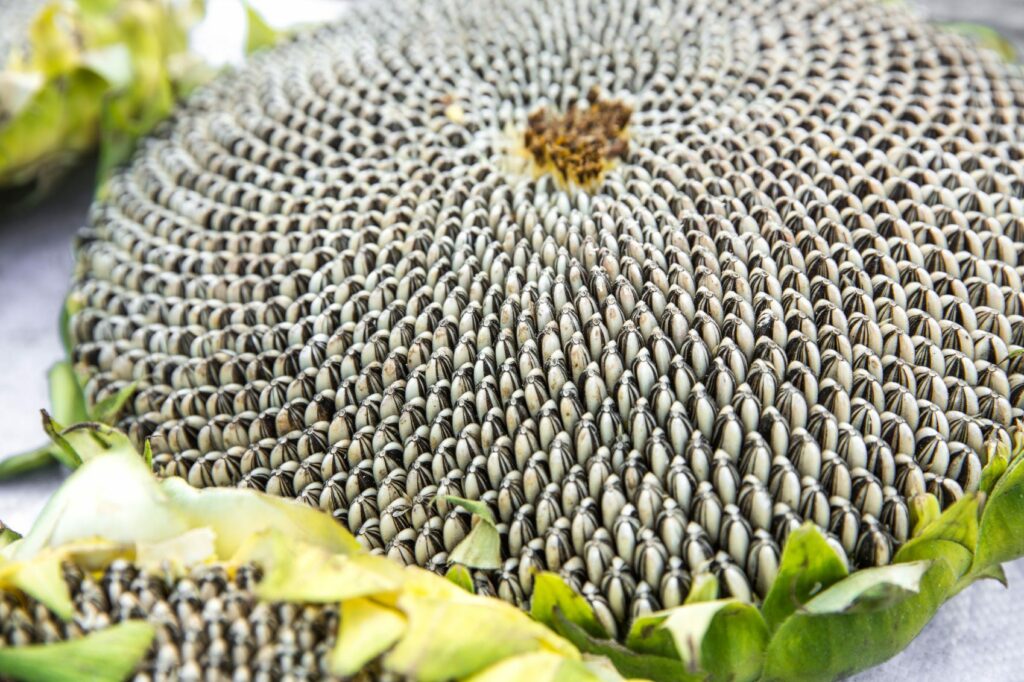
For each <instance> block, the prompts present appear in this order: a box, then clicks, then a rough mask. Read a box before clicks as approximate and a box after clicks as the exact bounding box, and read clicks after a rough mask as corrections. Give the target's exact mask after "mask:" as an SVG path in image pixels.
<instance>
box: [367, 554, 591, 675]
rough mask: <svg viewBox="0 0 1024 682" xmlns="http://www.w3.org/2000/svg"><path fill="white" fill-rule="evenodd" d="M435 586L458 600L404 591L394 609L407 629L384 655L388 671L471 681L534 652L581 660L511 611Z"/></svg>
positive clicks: (487, 599)
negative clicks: (502, 663)
mask: <svg viewBox="0 0 1024 682" xmlns="http://www.w3.org/2000/svg"><path fill="white" fill-rule="evenodd" d="M413 572H414V573H415V572H419V571H413ZM438 580H439V581H440V583H441V584H447V585H448V586H449V589H450V590H451V591H453V592H454V593H456V594H459V595H461V596H460V597H458V598H456V599H455V600H452V599H449V598H447V595H446V594H441V595H433V596H425V595H422V594H420V593H419V592H418V591H414V592H409V591H408V590H406V591H403V592H402V594H401V596H400V597H399V599H398V606H399V608H400V609H401V610H402V611H403V612H404V613H405V615H406V616H407V618H408V621H409V627H408V630H407V631H406V635H405V636H404V637H403V638H402V639H401V640H400V641H399V642H398V644H397V645H395V647H394V648H393V649H392V650H391V651H390V652H388V653H387V654H386V655H385V657H384V668H385V669H386V670H389V671H391V672H395V673H398V674H401V675H409V676H412V677H416V678H417V679H419V680H421V682H431V681H432V680H447V679H451V678H459V677H465V676H468V675H473V674H475V673H478V672H481V671H482V670H484V669H485V668H487V667H488V666H491V665H493V664H495V663H497V662H498V661H501V660H503V659H505V658H508V657H510V656H515V655H518V654H524V653H528V652H532V651H551V652H556V653H558V654H560V655H562V656H564V657H567V658H574V659H578V658H579V656H580V654H579V652H578V651H577V650H576V648H575V647H573V646H572V645H571V644H570V643H569V642H568V641H566V640H564V639H562V638H561V637H559V636H558V635H556V634H555V633H554V632H552V631H551V630H549V629H548V628H546V627H545V626H543V625H541V624H540V623H538V622H536V621H534V620H533V619H531V618H530V617H529V616H527V615H526V614H525V613H523V612H522V611H520V610H519V609H517V608H515V607H514V606H511V605H510V604H506V603H504V602H502V601H499V600H497V599H494V598H492V597H479V596H475V595H471V594H468V593H467V592H465V591H464V590H462V589H461V588H459V587H457V586H455V585H452V584H451V583H449V582H448V581H446V580H444V579H443V578H438ZM407 584H408V583H407ZM423 584H426V582H425V581H424V583H423Z"/></svg>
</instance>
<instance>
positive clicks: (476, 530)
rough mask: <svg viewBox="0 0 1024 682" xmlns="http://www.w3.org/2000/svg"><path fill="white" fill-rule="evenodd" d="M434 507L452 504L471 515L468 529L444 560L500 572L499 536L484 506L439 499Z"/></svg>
mask: <svg viewBox="0 0 1024 682" xmlns="http://www.w3.org/2000/svg"><path fill="white" fill-rule="evenodd" d="M435 504H437V505H438V507H439V508H440V507H441V505H443V504H452V505H455V506H457V507H462V508H463V509H465V510H467V511H469V512H470V513H472V514H473V526H472V528H470V531H469V533H468V534H467V535H466V537H464V538H463V539H462V541H461V542H459V544H458V545H456V546H455V549H453V550H452V553H451V555H450V556H449V557H448V560H449V561H450V562H451V563H453V564H461V565H463V566H467V567H469V568H481V569H487V570H494V569H497V568H501V535H500V533H498V527H497V526H496V525H495V523H494V514H493V513H492V512H491V508H490V507H488V506H487V503H486V502H480V501H479V500H466V499H463V498H461V497H453V496H451V495H441V496H439V497H437V498H436V499H435Z"/></svg>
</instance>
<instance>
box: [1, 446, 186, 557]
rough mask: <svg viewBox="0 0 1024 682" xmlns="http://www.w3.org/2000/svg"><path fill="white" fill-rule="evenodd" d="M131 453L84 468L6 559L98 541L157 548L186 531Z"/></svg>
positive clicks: (94, 461)
mask: <svg viewBox="0 0 1024 682" xmlns="http://www.w3.org/2000/svg"><path fill="white" fill-rule="evenodd" d="M189 528H190V526H189V524H188V522H187V519H186V518H185V517H184V516H183V515H182V514H180V513H179V512H178V511H177V510H176V509H175V508H174V505H173V504H172V501H171V500H169V499H168V497H167V495H166V494H164V492H163V490H162V488H161V486H160V485H159V484H158V483H157V481H156V479H155V478H154V477H153V474H152V472H151V471H150V470H149V469H148V468H147V467H146V465H145V464H144V463H143V462H142V459H141V458H140V457H139V456H138V455H137V454H136V453H134V452H124V451H121V450H115V451H113V452H110V453H108V454H106V455H104V456H101V457H96V458H94V459H91V460H89V461H87V462H85V463H84V464H83V465H82V466H81V467H80V468H79V469H78V470H76V471H75V472H74V473H72V474H71V476H69V477H68V479H67V480H66V481H65V482H64V484H63V485H61V487H60V489H59V490H58V491H57V492H56V493H54V495H53V496H52V497H51V498H50V501H49V502H47V504H46V506H45V507H44V508H43V511H42V513H41V514H40V515H39V518H38V519H37V520H36V522H35V524H34V525H33V526H32V529H31V530H30V531H29V532H28V533H27V534H26V535H25V537H24V539H22V540H21V541H20V542H19V543H17V545H14V546H13V547H14V548H15V549H14V551H13V552H12V553H11V557H12V558H14V559H21V560H24V559H29V558H32V557H33V556H35V555H36V554H38V553H39V552H40V551H42V550H44V549H45V548H47V547H59V546H61V545H64V544H67V543H71V542H75V541H76V540H88V539H92V538H97V537H101V538H104V539H106V540H109V541H111V542H116V543H133V544H134V543H137V542H159V541H162V540H166V539H168V538H172V537H176V536H178V535H181V534H182V533H184V532H185V531H187V530H189Z"/></svg>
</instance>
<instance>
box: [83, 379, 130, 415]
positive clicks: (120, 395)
mask: <svg viewBox="0 0 1024 682" xmlns="http://www.w3.org/2000/svg"><path fill="white" fill-rule="evenodd" d="M138 387H139V385H138V383H137V382H134V381H133V382H132V383H130V384H128V385H127V386H125V387H123V388H122V389H121V390H119V391H118V392H117V393H115V394H114V395H111V396H107V397H106V398H104V399H103V400H101V401H100V402H98V403H97V404H96V406H95V407H93V409H92V418H93V419H94V420H96V421H98V422H103V423H104V424H113V423H114V421H115V420H116V419H117V415H118V414H120V413H121V410H123V409H124V406H125V404H126V403H127V402H128V399H129V398H131V397H132V396H133V395H134V394H135V391H136V390H138Z"/></svg>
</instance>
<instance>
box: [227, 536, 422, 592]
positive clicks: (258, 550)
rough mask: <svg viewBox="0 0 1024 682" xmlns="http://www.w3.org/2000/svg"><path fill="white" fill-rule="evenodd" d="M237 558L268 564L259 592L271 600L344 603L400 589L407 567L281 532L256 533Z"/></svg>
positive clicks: (235, 559) (258, 588) (264, 565)
mask: <svg viewBox="0 0 1024 682" xmlns="http://www.w3.org/2000/svg"><path fill="white" fill-rule="evenodd" d="M233 561H234V562H235V563H244V562H249V561H254V562H256V563H258V564H260V565H261V566H262V567H263V570H264V574H263V579H262V580H261V581H260V582H259V585H257V586H256V594H258V595H259V596H260V598H261V599H265V600H267V601H301V602H316V603H331V602H340V601H344V600H346V599H353V598H356V597H365V596H369V595H375V594H380V593H386V592H394V591H396V590H398V589H399V588H400V587H401V585H402V580H403V576H404V572H403V570H402V567H401V566H398V565H397V564H395V563H394V562H391V561H388V560H387V559H385V558H383V557H376V556H372V555H370V554H367V553H362V554H351V555H345V554H335V553H332V552H329V551H327V550H324V549H323V548H321V547H316V546H314V545H309V544H305V543H302V542H299V541H296V540H295V539H293V538H291V537H287V536H285V535H284V534H282V533H280V532H278V531H269V532H263V533H260V534H258V535H256V536H254V537H253V539H252V540H251V541H250V542H249V543H248V544H247V545H246V546H245V547H244V548H243V549H242V550H241V551H240V552H238V553H237V554H236V555H235V557H234V559H233Z"/></svg>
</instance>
